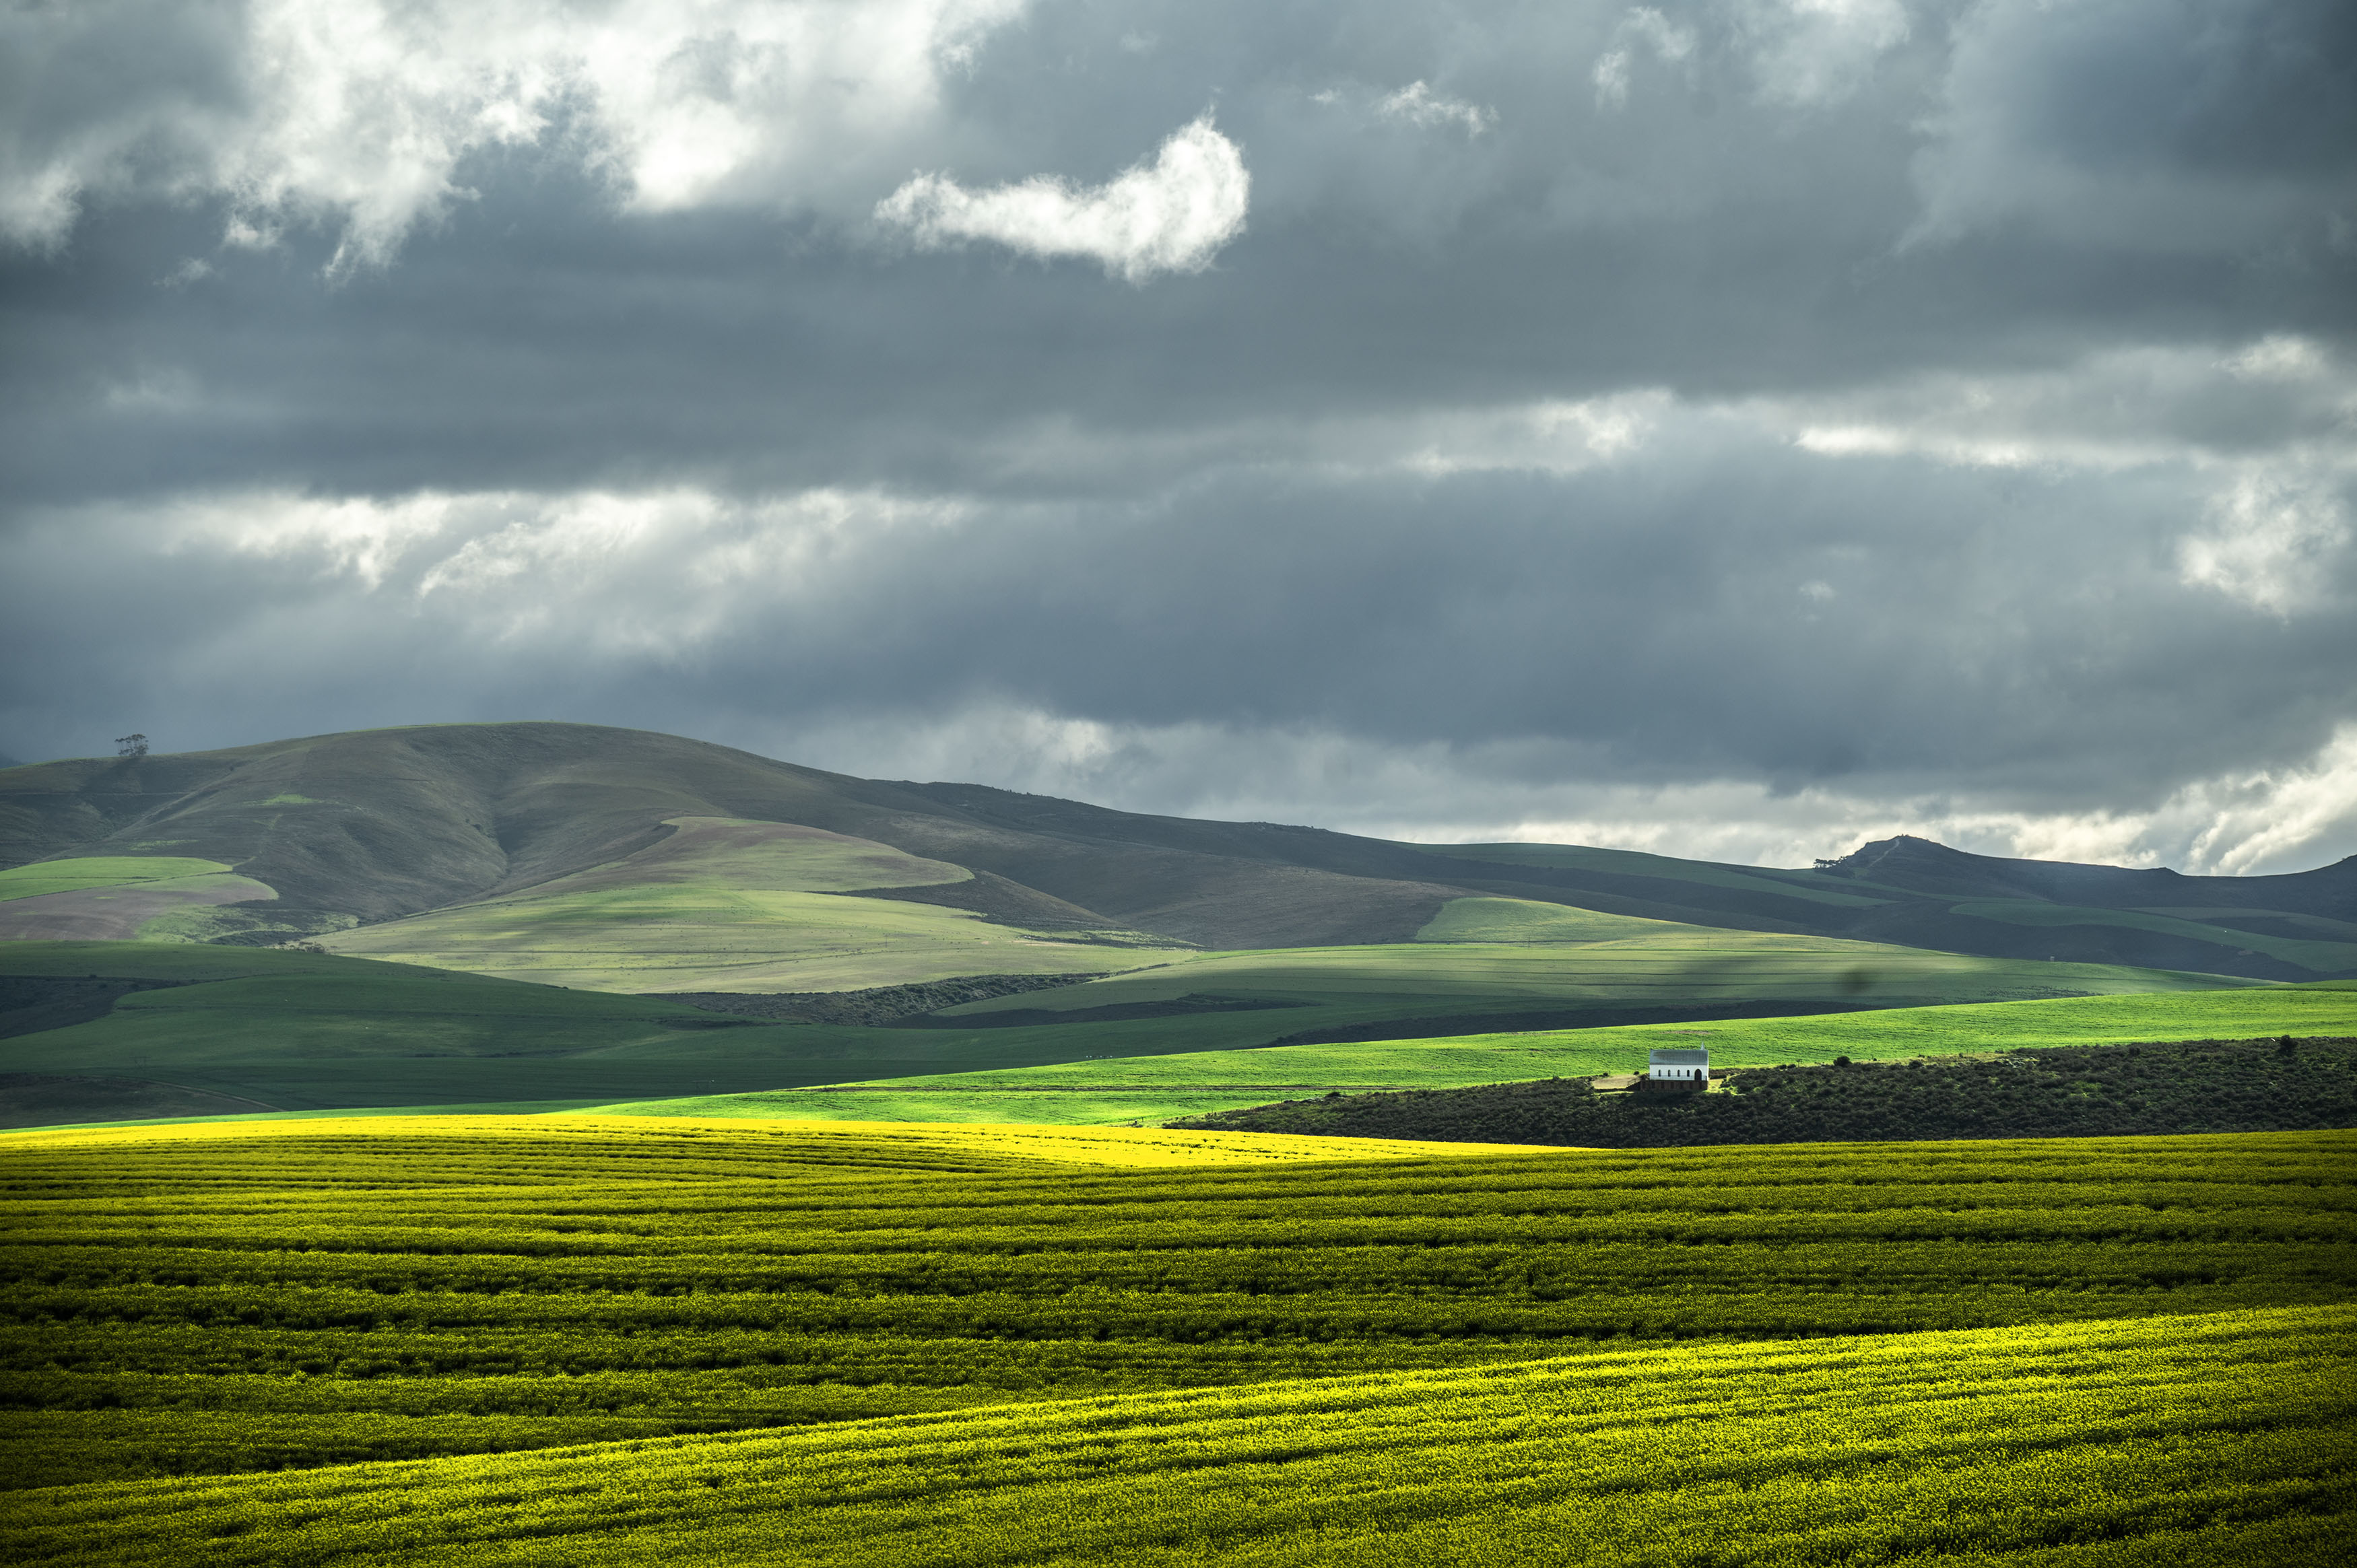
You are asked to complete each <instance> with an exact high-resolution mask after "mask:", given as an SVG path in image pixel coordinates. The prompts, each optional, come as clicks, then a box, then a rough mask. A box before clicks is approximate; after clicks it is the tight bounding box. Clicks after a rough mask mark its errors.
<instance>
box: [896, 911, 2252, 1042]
mask: <svg viewBox="0 0 2357 1568" xmlns="http://www.w3.org/2000/svg"><path fill="white" fill-rule="evenodd" d="M1519 902H1520V900H1513V899H1502V898H1501V899H1479V900H1459V901H1458V904H1453V905H1451V906H1449V907H1448V909H1444V910H1443V912H1442V916H1441V917H1440V920H1441V921H1446V920H1448V918H1449V910H1451V909H1455V908H1458V906H1459V905H1463V904H1472V905H1475V906H1476V907H1477V908H1476V909H1475V911H1474V917H1473V918H1474V919H1476V920H1478V919H1480V918H1482V917H1483V914H1484V911H1483V910H1482V909H1481V908H1480V907H1481V906H1497V905H1511V904H1515V903H1519ZM1526 908H1538V909H1546V908H1548V907H1546V906H1527V907H1526ZM1552 912H1553V913H1555V914H1560V915H1566V916H1570V917H1573V918H1574V919H1575V920H1576V921H1577V923H1578V924H1579V925H1581V926H1584V927H1587V928H1588V929H1612V928H1609V927H1604V926H1603V925H1602V923H1603V922H1607V921H1613V922H1617V921H1619V920H1620V917H1617V916H1595V915H1591V914H1589V913H1588V912H1587V911H1586V910H1568V909H1555V910H1553V911H1552ZM1542 918H1543V917H1542ZM1438 923H1440V921H1436V924H1438ZM1469 923H1470V922H1469ZM1629 924H1630V925H1631V926H1641V927H1644V928H1647V929H1643V930H1642V931H1641V932H1638V933H1635V934H1625V935H1614V936H1611V937H1605V938H1594V939H1590V940H1550V941H1543V942H1542V941H1529V942H1524V941H1416V942H1405V943H1383V944H1368V945H1364V946H1356V947H1333V948H1278V949H1274V950H1264V951H1255V952H1232V953H1207V954H1204V955H1202V956H1200V957H1190V958H1188V959H1185V960H1184V961H1174V962H1171V963H1168V964H1165V965H1161V966H1159V967H1156V968H1152V969H1144V970H1136V971H1133V972H1128V973H1125V974H1117V975H1114V976H1112V977H1110V978H1109V979H1105V980H1100V981H1094V982H1092V983H1089V984H1087V985H1079V986H1070V987H1066V988H1064V989H1061V990H1058V991H1052V992H1045V993H1034V994H1027V995H1022V996H1002V997H998V998H996V999H994V1000H992V1001H988V1002H975V1003H970V1004H967V1005H965V1006H963V1007H956V1008H952V1009H950V1010H949V1011H948V1012H946V1013H944V1014H943V1015H942V1017H943V1019H944V1020H945V1021H963V1020H966V1019H976V1018H987V1017H989V1016H990V1015H993V1014H996V1013H1006V1012H1017V1011H1042V1012H1049V1013H1080V1012H1083V1011H1086V1010H1088V1009H1091V1008H1096V1007H1103V1006H1113V1005H1120V1004H1136V1003H1149V1002H1157V1003H1158V1002H1173V1001H1177V1000H1179V999H1180V998H1182V997H1185V996H1188V995H1189V994H1214V995H1220V996H1234V997H1251V998H1263V999H1266V1000H1271V1001H1283V1002H1297V1003H1302V1004H1309V1005H1315V1006H1326V1007H1334V1008H1349V1007H1353V1006H1355V1007H1358V1008H1361V1009H1365V1010H1367V1011H1368V1012H1369V1013H1370V1014H1371V1015H1381V1014H1382V1012H1383V1009H1386V1008H1394V1007H1396V1006H1398V1005H1399V1004H1400V1002H1401V999H1403V998H1413V999H1415V1000H1416V1001H1417V1003H1418V1004H1426V1005H1432V1006H1436V1007H1439V1006H1447V1005H1449V1004H1462V1003H1465V1002H1469V1001H1478V1002H1479V1003H1480V1004H1482V1005H1485V1006H1491V1007H1505V1006H1509V1005H1514V1004H1521V1005H1524V1006H1528V1005H1532V1004H1543V1003H1555V1004H1594V1005H1599V1006H1600V1005H1615V1006H1648V1005H1651V1006H1663V1005H1683V1006H1694V1005H1708V1004H1715V1003H1728V1002H1742V1001H1754V1000H1764V1001H1808V1000H1818V999H1823V1000H1826V1001H1850V1002H1865V1003H1879V1004H1886V1005H1901V1004H1932V1003H1942V1002H1987V1001H2009V1000H2016V999H2022V1000H2026V999H2029V998H2034V997H2040V996H2053V995H2056V994H2058V993H2060V994H2070V993H2140V992H2170V991H2205V990H2212V989H2218V988H2222V987H2244V986H2251V985H2255V984H2258V983H2257V982H2253V981H2247V980H2240V979H2235V978H2231V977H2228V976H2223V975H2210V974H2179V973H2173V972H2169V971H2166V970H2150V969H2127V968H2123V967H2120V966H2117V965H2112V964H2083V963H2047V962H2043V961H2038V960H2030V959H1996V958H1975V957H1972V956H1970V955H1967V954H1964V953H1947V952H1932V951H1930V950H1925V949H1922V948H1902V947H1889V946H1886V945H1884V944H1881V943H1878V942H1854V941H1847V940H1843V939H1841V938H1838V937H1804V936H1790V935H1785V934H1782V933H1780V932H1770V931H1723V930H1711V929H1704V928H1700V927H1693V926H1677V925H1672V924H1669V923H1668V922H1661V921H1634V920H1632V921H1630V922H1629ZM1426 929H1430V928H1426Z"/></svg>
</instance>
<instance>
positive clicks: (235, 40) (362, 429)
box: [0, 0, 2357, 872]
mask: <svg viewBox="0 0 2357 1568" xmlns="http://www.w3.org/2000/svg"><path fill="white" fill-rule="evenodd" d="M0 333H5V338H0V343H5V349H0V400H5V401H4V402H0V487H4V488H0V508H5V514H0V516H4V517H5V532H0V753H5V754H7V755H9V756H12V757H17V758H20V759H27V760H31V759H38V758H44V757H55V756H67V755H89V754H92V753H102V752H105V751H107V750H109V749H111V746H110V742H111V739H112V737H113V736H116V735H120V734H122V733H124V732H125V731H127V730H131V729H135V728H136V729H140V730H143V731H145V733H147V734H148V735H149V736H151V737H153V740H154V744H155V745H156V747H157V748H158V749H159V750H189V749H198V748H203V747H210V746H227V745H235V744H242V743H245V742H252V741H261V740H268V739H274V738H279V737H283V736H294V735H301V734H310V733H317V732H321V731H328V730H339V729H350V728H358V727H362V726H367V725H388V724H402V723H421V722H434V721H440V720H457V719H498V718H563V719H576V720H584V721H591V722H597V723H606V724H617V725H635V726H641V727H646V728H651V729H660V730H666V731H671V732H673V733H677V734H683V735H689V736H701V737H704V738H707V739H711V740H716V741H723V742H726V743H728V744H731V745H736V746H745V747H748V748H749V749H752V750H755V751H759V752H762V753H764V754H766V755H770V756H773V757H783V758H786V759H789V760H792V761H797V762H803V763H809V764H812V765H814V766H819V767H824V768H837V769H841V770H844V771H848V772H854V773H860V774H864V775H869V776H877V777H888V778H918V779H972V780H979V781H984V782H989V783H996V784H1002V785H1007V786H1011V787H1014V788H1018V789H1036V790H1040V791H1043V792H1049V793H1054V794H1060V795H1069V796H1075V797H1079V798H1082V799H1087V800H1097V801H1101V802H1103V803H1105V804H1110V805H1115V806H1122V807H1126V808H1130V809H1135V810H1145V811H1172V812H1180V813H1186V814H1194V815H1215V816H1223V817H1240V818H1247V819H1268V820H1275V821H1285V822H1310V823H1317V824H1319V825H1323V826H1328V827H1334V828H1341V829H1350V830H1355V831H1361V832H1379V833H1385V834H1389V835H1394V836H1401V837H1413V838H1423V839H1436V840H1461V839H1492V838H1529V839H1555V840H1562V841H1568V842H1581V843H1607V844H1617V845H1626V846H1631V847H1640V848H1649V849H1656V850H1660V851H1663V852H1665V853H1670V854H1689V855H1699V856H1707V857H1714V858H1721V859H1730V860H1738V861H1758V862H1762V863H1767V864H1779V865H1795V864H1801V865H1804V864H1806V863H1807V861H1808V860H1809V859H1810V857H1812V856H1814V855H1820V854H1838V853H1841V852H1843V851H1846V850H1847V849H1849V848H1852V847H1854V846H1855V845H1856V844H1857V843H1859V842H1861V841H1862V840H1865V839H1867V838H1871V837H1879V836H1883V835H1885V834H1887V833H1889V832H1918V833H1922V834H1926V835H1928V836H1932V837H1937V838H1940V839H1943V840H1944V841H1946V842H1948V843H1955V844H1958V845H1960V846H1963V847H1967V848H1972V849H1977V850H1981V851H1984V852H1988V853H1996V854H2035V855H2042V856H2056V857H2063V858H2072V859H2087V860H2102V861H2111V862H2116V863H2121V864H2128V865H2175V866H2177V867H2179V868H2180V869H2183V870H2188V871H2194V870H2202V871H2228V872H2255V871H2289V870H2300V869H2305V868H2307V867H2309V866H2311V865H2319V864H2323V863H2326V862H2329V861H2331V860H2335V859H2338V858H2340V857H2341V856H2343V855H2346V854H2352V853H2357V535H2352V522H2357V7H2352V6H2351V5H2348V4H2347V3H2346V0H2273V3H2267V0H1959V3H1948V4H1942V3H1936V0H1698V3H1695V4H1677V3H1674V0H1670V3H1664V4H1661V5H1647V6H1635V7H1632V6H1629V5H1622V4H1609V5H1608V4H1590V3H1587V0H1544V3H1539V0H1534V3H1530V4H1503V3H1501V4H1489V5H1473V4H1447V3H1443V0H1414V3H1412V4H1408V3H1400V0H1352V3H1350V4H1342V3H1340V0H1299V3H1294V4H1286V5H1268V4H1266V3H1265V0H1185V3H1183V4H1175V3H1174V4H1168V5H1164V4H1109V3H1108V4H1086V3H1069V0H1029V3H1027V0H864V3H858V4H842V3H836V0H577V3H575V4H563V3H559V0H448V3H447V4H443V3H436V0H334V3H332V4H331V3H329V0H243V3H240V0H49V3H44V0H0Z"/></svg>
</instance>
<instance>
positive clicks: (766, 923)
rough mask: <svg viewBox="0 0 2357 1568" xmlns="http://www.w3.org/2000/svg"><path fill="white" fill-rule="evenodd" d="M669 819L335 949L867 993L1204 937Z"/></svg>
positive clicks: (937, 874)
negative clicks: (1115, 924) (962, 901)
mask: <svg viewBox="0 0 2357 1568" xmlns="http://www.w3.org/2000/svg"><path fill="white" fill-rule="evenodd" d="M663 826H665V827H667V828H670V829H673V832H672V834H671V836H669V837H667V838H664V839H663V840H662V841H660V842H658V843H653V844H651V845H649V846H648V847H646V848H645V849H642V850H639V851H636V852H635V853H633V854H629V855H626V856H623V857H622V858H621V859H619V860H616V861H612V862H609V863H608V864H607V865H600V866H597V867H595V868H593V869H591V870H588V871H582V872H576V873H574V874H573V875H569V876H561V877H558V878H556V879H554V881H550V882H544V883H542V884H540V885H538V886H534V887H533V888H531V889H530V890H528V891H526V892H523V893H519V894H513V895H510V896H508V897H500V898H490V899H485V900H482V901H480V902H477V903H471V904H461V905H458V906H456V907H455V908H447V909H441V910H436V911H434V912H432V913H430V914H425V915H415V916H412V917H411V918H408V919H405V920H395V921H392V922H389V923H386V924H382V925H374V926H365V927H361V928H360V929H355V930H351V931H347V932H343V933H340V934H338V935H336V936H331V937H328V938H326V939H324V940H323V942H322V945H323V946H325V947H327V948H328V950H331V951H334V952H342V953H351V954H355V955H359V956H364V957H369V958H384V959H393V960H396V961H401V962H405V963H420V964H430V965H434V966H436V967H437V968H443V969H460V970H469V971H472V972H476V973H479V974H495V975H500V976H501V977H504V978H506V979H511V980H535V981H540V982H543V983H547V984H552V985H571V986H586V987H589V988H592V989H596V990H600V991H630V992H662V991H749V992H765V991H766V992H776V991H855V990H860V989H863V988H865V987H868V986H877V985H893V984H904V983H911V982H923V981H932V980H946V979H949V978H951V977H952V976H954V975H963V974H1039V973H1048V974H1054V973H1098V972H1103V971H1105V970H1108V969H1125V968H1133V967H1135V966H1136V965H1138V964H1143V963H1153V962H1157V961H1161V960H1166V959H1170V958H1176V957H1180V956H1183V955H1184V954H1185V953H1186V952H1187V951H1189V950H1187V949H1183V948H1176V947H1173V946H1171V945H1169V944H1168V943H1167V942H1160V941H1158V940H1157V939H1155V938H1151V937H1146V936H1144V935H1143V934H1141V933H1139V932H1135V931H1126V930H1121V929H1097V930H1084V931H1077V932H1075V931H1039V930H1028V929H1023V928H1022V927H1019V926H1014V925H1009V924H1006V923H1004V922H1001V921H994V920H990V919H986V918H984V917H982V916H981V915H978V914H974V913H973V912H971V911H968V910H963V909H952V908H941V907H939V906H937V905H931V904H918V903H909V902H903V901H899V900H894V899H888V898H877V897H866V898H862V897H848V896H847V895H850V894H852V893H854V892H855V891H868V890H881V889H898V888H924V887H938V886H954V885H957V884H961V883H971V882H973V881H974V874H973V873H972V872H970V871H967V870H966V869H965V868H964V867H963V866H957V865H948V864H947V863H945V862H942V861H934V860H924V859H920V858H919V857H917V856H915V855H909V854H901V853H900V852H899V850H896V849H893V848H891V847H890V846H888V845H886V844H880V843H874V842H872V841H870V840H866V839H856V838H850V837H846V836H845V835H843V834H840V833H830V832H822V831H820V830H819V829H816V828H803V827H792V826H787V825H783V824H779V823H773V822H734V821H729V820H726V819H722V818H714V817H674V818H672V819H670V820H669V821H667V822H664V823H663ZM1074 937H1078V938H1081V939H1082V940H1071V939H1072V938H1074Z"/></svg>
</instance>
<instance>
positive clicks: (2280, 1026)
mask: <svg viewBox="0 0 2357 1568" xmlns="http://www.w3.org/2000/svg"><path fill="white" fill-rule="evenodd" d="M2285 1034H2290V1035H2300V1036H2350V1035H2357V985H2352V984H2351V983H2348V982H2336V983H2326V984H2322V985H2312V986H2306V985H2303V986H2268V987H2262V988H2257V989H2252V990H2238V991H2204V992H2151V993H2142V994H2135V993H2130V994H2122V995H2115V996H2086V997H2068V998H2061V999H2056V1000H2051V1001H2038V1002H2007V1003H1995V1004H1979V1005H1971V1006H1941V1007H1913V1008H1894V1009H1891V1010H1889V1011H1878V1012H1871V1013H1850V1014H1838V1015H1822V1016H1800V1017H1781V1018H1744V1019H1728V1020H1725V1021H1721V1022H1714V1023H1712V1024H1710V1025H1708V1026H1706V1027H1703V1026H1693V1025H1680V1024H1660V1025H1643V1026H1625V1027H1611V1026H1605V1027H1597V1028H1587V1029H1570V1030H1539V1031H1533V1032H1529V1033H1514V1034H1500V1035H1469V1036H1458V1037H1454V1038H1448V1039H1432V1040H1388V1041H1383V1042H1380V1043H1374V1044H1366V1045H1320V1046H1284V1047H1275V1048H1272V1049H1266V1050H1247V1051H1205V1052H1197V1053H1189V1054H1188V1055H1184V1056H1165V1057H1150V1056H1135V1057H1127V1058H1120V1059H1116V1060H1107V1061H1078V1062H1073V1063H1071V1064H1069V1065H1066V1066H1061V1067H1041V1068H1034V1069H1022V1070H1017V1071H996V1072H973V1073H960V1074H953V1075H941V1076H931V1077H925V1078H917V1079H877V1080H869V1081H867V1082H865V1083H861V1084H856V1085H847V1086H844V1087H842V1088H837V1089H830V1090H802V1091H794V1092H770V1093H760V1094H746V1095H737V1096H713V1097H692V1098H687V1099H682V1100H678V1101H655V1102H647V1103H637V1104H620V1105H615V1106H610V1107H608V1108H607V1109H608V1110H611V1111H615V1112H622V1113H625V1114H630V1115H651V1116H695V1117H711V1116H749V1117H775V1116H793V1117H845V1118H849V1119H855V1120H866V1121H875V1120H895V1121H909V1122H1081V1123H1087V1122H1162V1121H1167V1120H1168V1119H1170V1118H1173V1117H1179V1116H1200V1115H1203V1114H1206V1113H1208V1112H1215V1111H1226V1110H1233V1109H1238V1108H1242V1107H1245V1106H1252V1105H1260V1104H1264V1103H1266V1102H1268V1101H1274V1100H1300V1099H1304V1098H1307V1097H1308V1096H1310V1095H1315V1094H1325V1093H1328V1092H1329V1091H1336V1090H1340V1091H1343V1092H1350V1091H1353V1090H1383V1089H1459V1088H1467V1087H1471V1086H1476V1085H1481V1084H1494V1083H1515V1082H1525V1081H1529V1080H1532V1079H1542V1078H1588V1077H1594V1076H1598V1075H1601V1074H1611V1073H1629V1072H1635V1071H1641V1070H1642V1069H1643V1066H1644V1063H1645V1058H1646V1054H1647V1053H1648V1052H1649V1051H1651V1050H1652V1049H1653V1048H1654V1047H1661V1046H1708V1047H1709V1048H1710V1053H1711V1063H1712V1066H1713V1067H1714V1069H1723V1068H1744V1067H1773V1066H1776V1065H1779V1064H1781V1063H1803V1062H1830V1061H1832V1060H1833V1059H1834V1058H1836V1057H1842V1056H1846V1057H1848V1058H1851V1059H1852V1060H1854V1061H1903V1060H1906V1059H1908V1058H1914V1057H1942V1056H1954V1055H1959V1054H1966V1053H1977V1052H1988V1051H2007V1050H2020V1049H2026V1048H2029V1049H2035V1048H2059V1047H2085V1046H2093V1045H2103V1044H2109V1043H2122V1044H2126V1043H2131V1042H2136V1041H2144V1040H2190V1039H2244V1038H2250V1037H2254V1036H2275V1035H2285Z"/></svg>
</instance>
